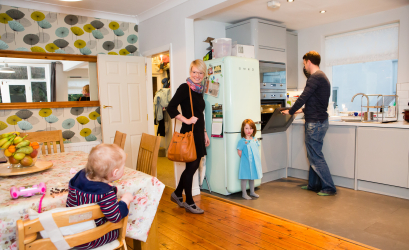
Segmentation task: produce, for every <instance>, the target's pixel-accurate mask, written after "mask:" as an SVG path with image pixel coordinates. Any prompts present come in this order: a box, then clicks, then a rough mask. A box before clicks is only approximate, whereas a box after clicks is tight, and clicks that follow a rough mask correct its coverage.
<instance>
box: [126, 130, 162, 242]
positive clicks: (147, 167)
mask: <svg viewBox="0 0 409 250" xmlns="http://www.w3.org/2000/svg"><path fill="white" fill-rule="evenodd" d="M160 139H161V138H160V137H159V136H153V135H148V134H145V133H142V138H141V143H140V144H139V153H138V161H137V163H136V170H138V171H141V172H143V173H145V174H149V175H152V176H155V177H156V169H157V168H156V164H157V162H158V153H159V145H160ZM157 230H158V219H157V215H156V216H155V218H154V219H153V221H152V226H151V229H150V230H149V235H148V239H147V240H146V242H141V241H137V240H132V239H129V238H127V239H126V242H127V244H128V245H129V246H130V248H131V247H132V248H133V249H135V250H156V249H159V244H158V238H157Z"/></svg>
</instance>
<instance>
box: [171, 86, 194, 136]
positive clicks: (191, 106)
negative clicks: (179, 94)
mask: <svg viewBox="0 0 409 250" xmlns="http://www.w3.org/2000/svg"><path fill="white" fill-rule="evenodd" d="M188 87H189V97H190V108H191V109H192V117H193V116H194V113H193V103H192V90H191V89H190V86H189V85H188ZM194 127H195V124H192V132H193V128H194ZM175 131H176V119H175V126H173V132H175Z"/></svg>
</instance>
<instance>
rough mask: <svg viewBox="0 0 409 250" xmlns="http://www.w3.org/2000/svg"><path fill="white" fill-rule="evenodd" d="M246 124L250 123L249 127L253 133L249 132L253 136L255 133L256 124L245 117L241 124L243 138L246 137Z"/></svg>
mask: <svg viewBox="0 0 409 250" xmlns="http://www.w3.org/2000/svg"><path fill="white" fill-rule="evenodd" d="M246 124H248V125H250V127H251V128H252V129H253V134H251V136H253V137H254V136H255V135H256V133H257V128H256V124H255V123H254V122H253V120H251V119H246V120H244V121H243V123H242V124H241V137H243V138H245V137H246V134H245V133H244V127H245V126H246Z"/></svg>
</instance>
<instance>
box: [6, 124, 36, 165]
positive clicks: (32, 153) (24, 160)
mask: <svg viewBox="0 0 409 250" xmlns="http://www.w3.org/2000/svg"><path fill="white" fill-rule="evenodd" d="M19 135H20V132H17V131H14V132H10V133H5V134H1V135H0V148H1V149H2V152H1V153H2V154H3V155H4V156H5V157H6V158H7V161H8V162H9V163H10V165H11V167H32V166H34V165H35V163H36V162H37V156H38V152H39V149H40V144H39V143H38V142H30V141H29V140H24V139H25V138H26V137H27V136H28V134H27V135H25V136H24V137H20V136H19Z"/></svg>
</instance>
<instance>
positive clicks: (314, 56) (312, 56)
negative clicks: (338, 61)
mask: <svg viewBox="0 0 409 250" xmlns="http://www.w3.org/2000/svg"><path fill="white" fill-rule="evenodd" d="M302 59H303V60H305V61H308V60H310V61H311V63H312V64H314V65H317V66H320V63H321V56H320V54H319V53H318V52H317V51H314V50H311V51H309V52H308V53H307V54H305V55H304V56H303V57H302Z"/></svg>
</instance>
